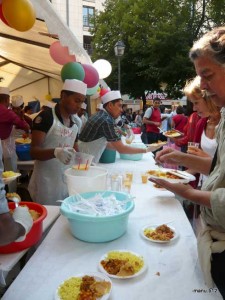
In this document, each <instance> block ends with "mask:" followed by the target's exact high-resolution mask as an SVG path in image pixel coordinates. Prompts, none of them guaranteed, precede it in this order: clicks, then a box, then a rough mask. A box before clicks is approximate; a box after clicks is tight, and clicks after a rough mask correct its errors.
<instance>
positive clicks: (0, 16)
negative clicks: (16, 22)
mask: <svg viewBox="0 0 225 300" xmlns="http://www.w3.org/2000/svg"><path fill="white" fill-rule="evenodd" d="M1 2H2V1H0V19H1V20H2V22H3V23H5V24H6V25H8V26H9V23H8V22H7V21H6V19H5V17H4V15H3V12H2V3H1ZM9 27H11V26H9Z"/></svg>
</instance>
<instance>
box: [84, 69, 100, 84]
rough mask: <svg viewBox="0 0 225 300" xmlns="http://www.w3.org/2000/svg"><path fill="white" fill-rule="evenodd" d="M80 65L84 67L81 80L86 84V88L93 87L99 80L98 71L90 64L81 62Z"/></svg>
mask: <svg viewBox="0 0 225 300" xmlns="http://www.w3.org/2000/svg"><path fill="white" fill-rule="evenodd" d="M82 67H83V68H84V72H85V77H84V80H83V82H84V83H86V84H87V88H89V89H90V88H93V87H95V86H96V85H97V84H98V81H99V75H98V71H97V70H96V69H95V68H94V67H92V66H91V65H87V64H82Z"/></svg>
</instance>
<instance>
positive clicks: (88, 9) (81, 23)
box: [50, 0, 105, 55]
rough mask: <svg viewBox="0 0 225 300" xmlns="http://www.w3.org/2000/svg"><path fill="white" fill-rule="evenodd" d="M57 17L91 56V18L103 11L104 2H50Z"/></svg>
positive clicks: (70, 0)
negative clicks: (97, 12)
mask: <svg viewBox="0 0 225 300" xmlns="http://www.w3.org/2000/svg"><path fill="white" fill-rule="evenodd" d="M50 2H51V3H52V5H53V6H54V8H55V10H56V11H57V12H58V14H59V16H60V17H61V18H62V19H63V20H64V22H65V23H66V24H67V25H68V26H69V28H70V29H71V30H72V31H73V33H74V35H75V36H76V38H77V39H78V40H79V42H80V44H81V46H82V47H83V48H84V49H86V50H87V52H88V54H89V55H91V54H92V46H91V39H92V37H91V33H90V32H89V30H90V29H91V28H92V27H93V23H92V21H91V18H92V17H93V15H94V14H95V12H96V11H101V10H103V3H104V2H105V0H85V1H84V0H50Z"/></svg>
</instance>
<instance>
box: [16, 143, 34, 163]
mask: <svg viewBox="0 0 225 300" xmlns="http://www.w3.org/2000/svg"><path fill="white" fill-rule="evenodd" d="M16 154H17V156H18V158H19V160H32V157H31V156H30V144H18V145H16Z"/></svg>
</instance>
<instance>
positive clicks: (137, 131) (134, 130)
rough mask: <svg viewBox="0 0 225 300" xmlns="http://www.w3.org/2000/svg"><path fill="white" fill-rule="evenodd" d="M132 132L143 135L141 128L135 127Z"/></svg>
mask: <svg viewBox="0 0 225 300" xmlns="http://www.w3.org/2000/svg"><path fill="white" fill-rule="evenodd" d="M132 131H133V133H134V134H140V133H141V127H134V128H132Z"/></svg>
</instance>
